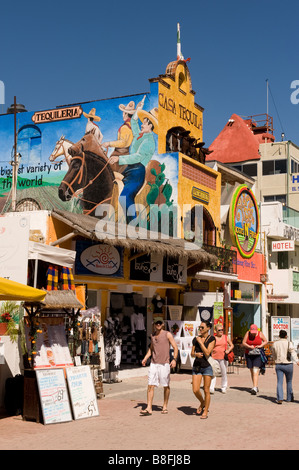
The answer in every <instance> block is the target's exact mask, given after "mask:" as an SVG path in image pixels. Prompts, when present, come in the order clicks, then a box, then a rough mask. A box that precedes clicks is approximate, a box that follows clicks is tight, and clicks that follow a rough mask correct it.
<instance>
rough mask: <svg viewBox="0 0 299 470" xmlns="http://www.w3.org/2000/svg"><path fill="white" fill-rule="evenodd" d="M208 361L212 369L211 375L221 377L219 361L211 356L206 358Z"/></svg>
mask: <svg viewBox="0 0 299 470" xmlns="http://www.w3.org/2000/svg"><path fill="white" fill-rule="evenodd" d="M208 362H209V364H210V366H212V369H213V377H221V375H222V374H221V368H220V365H219V362H218V361H216V359H213V358H212V356H210V357H209V358H208Z"/></svg>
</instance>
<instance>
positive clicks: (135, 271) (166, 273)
mask: <svg viewBox="0 0 299 470" xmlns="http://www.w3.org/2000/svg"><path fill="white" fill-rule="evenodd" d="M130 279H133V280H140V281H151V282H167V283H175V284H185V283H186V282H187V261H186V259H185V258H180V257H168V256H166V257H164V258H162V259H161V256H160V255H156V254H152V255H142V256H139V257H138V258H135V259H134V260H132V261H131V263H130Z"/></svg>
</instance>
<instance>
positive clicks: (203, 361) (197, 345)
mask: <svg viewBox="0 0 299 470" xmlns="http://www.w3.org/2000/svg"><path fill="white" fill-rule="evenodd" d="M211 328H212V323H210V322H208V321H202V322H201V324H200V327H199V335H198V336H196V337H195V338H194V339H193V341H192V351H191V356H192V357H194V358H195V360H194V363H193V368H192V390H193V393H194V395H195V396H196V398H197V399H198V400H199V401H200V406H199V408H198V409H197V411H196V414H197V415H199V416H200V418H201V419H207V418H208V411H209V406H210V400H211V396H210V386H211V380H212V377H213V369H212V366H211V365H210V363H209V361H208V358H209V357H210V355H211V353H212V351H213V348H214V346H215V341H216V340H215V338H214V336H211V335H210V329H211ZM202 377H203V389H204V396H205V397H204V398H203V396H202V394H201V391H200V385H201V380H202Z"/></svg>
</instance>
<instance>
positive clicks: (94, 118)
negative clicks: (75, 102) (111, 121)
mask: <svg viewBox="0 0 299 470" xmlns="http://www.w3.org/2000/svg"><path fill="white" fill-rule="evenodd" d="M83 114H84V116H85V117H86V118H92V119H93V120H94V121H100V120H101V118H100V117H99V116H96V108H92V109H91V110H90V111H89V113H88V114H87V113H84V111H83Z"/></svg>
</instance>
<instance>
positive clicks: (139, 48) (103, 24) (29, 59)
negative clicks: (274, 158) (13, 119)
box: [0, 0, 299, 146]
mask: <svg viewBox="0 0 299 470" xmlns="http://www.w3.org/2000/svg"><path fill="white" fill-rule="evenodd" d="M2 3H3V2H2ZM298 17H299V2H298V1H297V0H286V1H285V2H281V1H277V0H272V1H271V2H269V1H266V0H252V1H251V2H246V1H244V0H230V1H228V2H224V1H223V0H209V1H201V0H192V1H189V0H185V1H184V2H182V1H180V2H179V1H177V0H172V1H169V0H166V1H163V2H161V1H160V0H159V1H157V0H152V1H151V2H147V3H142V2H141V1H136V0H130V1H129V2H122V3H121V2H119V1H115V0H110V1H109V2H103V1H101V2H100V1H98V2H88V3H86V2H82V1H80V2H79V1H76V0H73V1H69V0H60V1H57V0H52V1H51V2H40V1H36V0H28V1H26V2H23V1H22V2H21V1H19V0H16V1H14V2H5V5H4V6H3V5H2V6H1V27H0V40H1V46H0V57H1V61H0V64H1V65H0V80H2V81H3V82H4V84H5V105H0V112H6V108H7V107H8V106H9V105H10V104H12V103H13V97H14V95H16V96H17V101H18V102H20V103H22V104H24V105H25V106H26V108H27V110H28V111H35V110H40V109H50V108H53V107H55V106H57V105H64V104H72V103H78V102H84V101H92V100H98V99H105V98H111V97H117V96H123V95H130V94H136V93H142V92H146V91H149V89H150V87H149V82H148V79H149V78H153V77H157V76H158V75H160V74H163V73H164V72H165V69H166V66H167V64H168V62H170V61H172V60H174V59H175V58H176V25H177V22H179V23H180V25H181V42H182V53H183V55H184V56H185V58H187V57H191V61H190V63H189V70H190V73H191V79H192V87H193V89H194V91H195V92H196V95H195V101H196V102H197V103H198V104H200V105H201V106H203V107H204V108H205V111H204V141H205V142H206V145H207V146H208V145H210V144H211V143H212V141H213V140H214V139H215V137H216V136H217V135H218V133H219V132H220V131H221V130H222V128H223V127H224V125H225V124H226V122H227V120H228V119H229V117H230V116H231V114H233V113H237V114H239V115H241V116H248V115H255V114H262V113H265V112H266V110H267V93H266V79H268V80H269V86H270V93H269V114H270V115H272V116H273V118H274V128H275V135H276V138H277V140H280V135H281V132H282V130H284V132H285V136H286V138H287V139H289V140H292V141H293V142H294V143H295V144H297V145H299V135H298V129H299V104H297V105H294V104H292V103H291V100H290V97H291V93H292V92H293V91H294V90H291V88H290V86H291V83H292V82H293V81H294V80H299V70H298V42H299V39H298ZM272 96H273V97H274V102H273V100H272ZM298 98H299V94H298ZM277 111H278V114H277Z"/></svg>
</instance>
